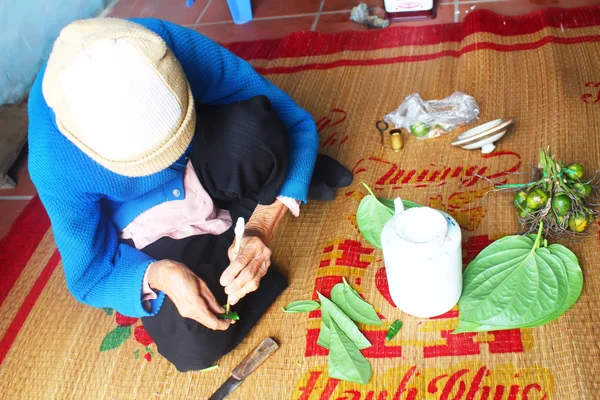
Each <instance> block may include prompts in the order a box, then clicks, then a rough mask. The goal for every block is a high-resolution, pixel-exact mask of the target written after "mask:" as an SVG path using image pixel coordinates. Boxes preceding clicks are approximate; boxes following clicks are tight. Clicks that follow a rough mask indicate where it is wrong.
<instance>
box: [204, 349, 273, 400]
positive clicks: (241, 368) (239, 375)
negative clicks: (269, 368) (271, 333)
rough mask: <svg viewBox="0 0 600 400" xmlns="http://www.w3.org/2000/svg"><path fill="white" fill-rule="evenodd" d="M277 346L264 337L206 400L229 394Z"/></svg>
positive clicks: (213, 399) (218, 398) (217, 398)
mask: <svg viewBox="0 0 600 400" xmlns="http://www.w3.org/2000/svg"><path fill="white" fill-rule="evenodd" d="M278 348H279V345H278V344H277V342H275V341H274V340H273V339H271V338H266V339H265V340H263V341H262V342H260V344H259V345H258V346H256V348H255V349H254V350H252V352H251V353H250V354H248V355H247V356H246V358H244V359H243V360H242V362H241V363H240V364H239V365H238V366H237V367H235V369H234V370H233V371H231V376H230V377H229V378H228V379H227V380H226V381H225V383H224V384H222V385H221V387H220V388H219V389H217V391H216V392H215V393H214V394H213V395H212V396H211V397H210V398H209V399H208V400H222V399H224V398H225V397H227V396H229V394H231V392H233V391H234V390H235V388H237V387H238V386H240V384H241V383H242V382H243V381H244V379H246V378H247V377H248V375H250V374H251V373H253V372H254V371H256V369H257V368H258V367H259V366H260V365H261V364H262V363H263V362H264V361H265V360H266V359H267V358H269V357H270V356H271V354H273V353H275V351H276V350H277V349H278Z"/></svg>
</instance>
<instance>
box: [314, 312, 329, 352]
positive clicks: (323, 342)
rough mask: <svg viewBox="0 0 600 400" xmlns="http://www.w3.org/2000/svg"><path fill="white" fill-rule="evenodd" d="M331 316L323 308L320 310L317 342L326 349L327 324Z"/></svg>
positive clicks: (327, 340) (327, 337)
mask: <svg viewBox="0 0 600 400" xmlns="http://www.w3.org/2000/svg"><path fill="white" fill-rule="evenodd" d="M330 321H331V317H330V316H329V314H328V313H327V312H326V311H325V310H321V330H320V332H319V337H318V338H317V344H318V345H319V346H321V347H324V348H326V349H328V348H329V325H330Z"/></svg>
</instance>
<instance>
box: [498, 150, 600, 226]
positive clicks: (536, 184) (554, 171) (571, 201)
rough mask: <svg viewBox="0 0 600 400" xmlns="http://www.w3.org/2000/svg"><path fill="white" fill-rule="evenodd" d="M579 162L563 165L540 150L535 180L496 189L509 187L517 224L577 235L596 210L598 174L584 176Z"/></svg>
mask: <svg viewBox="0 0 600 400" xmlns="http://www.w3.org/2000/svg"><path fill="white" fill-rule="evenodd" d="M584 175H585V174H584V169H583V167H582V166H581V164H577V163H574V164H570V165H567V166H564V165H563V163H562V162H561V161H560V160H556V158H555V157H554V156H552V155H551V154H550V150H549V149H547V150H545V151H544V150H542V151H540V163H539V166H538V169H537V170H536V178H535V180H533V181H531V182H529V183H525V184H508V185H501V186H497V187H496V189H501V190H505V189H511V190H516V191H517V193H516V194H515V196H514V199H513V205H514V206H515V208H516V210H517V212H518V214H519V221H520V223H521V225H522V226H523V227H524V228H525V229H524V230H525V231H528V232H533V231H535V230H536V229H537V228H538V227H539V225H540V222H543V227H544V233H545V234H547V235H552V236H565V235H571V236H581V235H582V234H584V232H585V231H586V228H587V227H588V226H590V225H592V224H593V222H594V221H595V219H596V217H597V216H598V212H597V211H596V210H595V209H594V207H596V206H597V202H598V177H597V174H596V176H594V177H593V178H591V179H585V176H584Z"/></svg>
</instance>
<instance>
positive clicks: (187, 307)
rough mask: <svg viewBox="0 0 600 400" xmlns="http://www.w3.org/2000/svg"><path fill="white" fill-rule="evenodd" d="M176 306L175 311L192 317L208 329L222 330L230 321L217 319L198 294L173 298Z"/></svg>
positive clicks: (186, 316) (183, 315) (185, 316)
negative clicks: (183, 298) (189, 297)
mask: <svg viewBox="0 0 600 400" xmlns="http://www.w3.org/2000/svg"><path fill="white" fill-rule="evenodd" d="M173 302H174V303H175V305H176V306H177V311H179V314H181V316H182V317H184V318H189V319H193V320H194V321H196V322H198V323H200V324H202V325H204V326H206V327H207V328H208V329H212V330H218V331H224V330H226V329H227V328H228V327H229V325H231V323H230V322H229V321H228V320H224V319H219V318H217V316H216V315H215V314H213V313H212V312H211V311H210V310H209V309H208V306H207V305H206V303H205V301H204V299H203V298H202V297H200V296H198V297H196V298H195V299H186V300H183V301H181V300H179V301H177V300H173Z"/></svg>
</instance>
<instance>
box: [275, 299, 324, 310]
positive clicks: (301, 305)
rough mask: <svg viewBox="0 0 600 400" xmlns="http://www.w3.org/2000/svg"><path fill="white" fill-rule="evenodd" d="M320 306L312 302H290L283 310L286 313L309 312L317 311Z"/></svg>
mask: <svg viewBox="0 0 600 400" xmlns="http://www.w3.org/2000/svg"><path fill="white" fill-rule="evenodd" d="M319 307H321V305H320V304H319V303H317V302H316V301H314V300H298V301H292V302H291V303H290V304H288V305H287V306H285V308H284V309H283V311H284V312H286V313H301V312H310V311H314V310H317V309H319Z"/></svg>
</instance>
